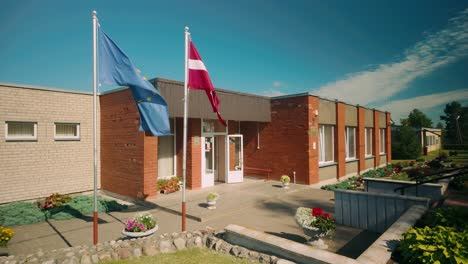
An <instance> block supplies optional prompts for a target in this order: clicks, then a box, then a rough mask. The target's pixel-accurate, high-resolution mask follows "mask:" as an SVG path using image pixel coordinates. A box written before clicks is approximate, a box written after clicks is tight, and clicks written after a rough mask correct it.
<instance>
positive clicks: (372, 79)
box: [313, 8, 468, 105]
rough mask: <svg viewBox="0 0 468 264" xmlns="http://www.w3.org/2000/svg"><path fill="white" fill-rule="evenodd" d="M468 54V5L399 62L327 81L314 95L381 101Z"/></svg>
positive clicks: (408, 50) (368, 101) (353, 101)
mask: <svg viewBox="0 0 468 264" xmlns="http://www.w3.org/2000/svg"><path fill="white" fill-rule="evenodd" d="M466 55H468V8H467V9H465V10H464V11H463V12H461V13H460V14H459V15H457V16H456V17H454V18H452V19H450V21H449V23H448V25H447V27H446V28H444V29H442V30H440V31H438V32H436V33H433V34H429V35H428V36H427V37H426V38H425V39H424V40H422V41H420V42H418V43H416V44H415V45H414V46H413V47H412V48H409V49H407V50H406V51H405V53H404V55H403V58H402V59H401V60H399V61H396V62H393V63H388V64H381V65H379V66H377V67H376V68H375V69H373V70H370V71H364V72H358V73H354V74H352V75H349V76H346V77H345V78H344V79H341V80H338V81H335V82H332V83H328V84H326V85H324V86H322V87H319V88H318V89H317V90H315V91H313V93H314V94H317V95H319V96H323V97H327V98H331V99H340V100H343V101H346V102H349V103H354V104H362V105H365V104H369V103H377V102H382V101H384V100H385V99H387V98H389V97H391V96H393V95H395V94H396V93H398V92H400V91H403V90H405V89H407V88H408V85H409V84H410V83H411V82H412V81H414V80H415V79H417V78H419V77H422V76H425V75H427V74H429V73H431V72H432V71H434V70H436V69H439V68H441V67H443V66H444V65H447V64H450V63H452V62H454V61H456V60H458V59H460V58H462V57H464V56H466Z"/></svg>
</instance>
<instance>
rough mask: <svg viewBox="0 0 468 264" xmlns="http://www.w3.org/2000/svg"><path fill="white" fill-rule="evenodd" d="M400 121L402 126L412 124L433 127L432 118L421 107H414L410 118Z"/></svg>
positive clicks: (411, 125) (419, 126) (412, 125)
mask: <svg viewBox="0 0 468 264" xmlns="http://www.w3.org/2000/svg"><path fill="white" fill-rule="evenodd" d="M400 123H401V125H402V126H410V127H414V128H421V127H428V128H431V127H432V120H431V119H430V118H429V117H427V116H426V114H424V113H423V112H421V111H420V110H419V109H413V111H411V112H410V113H409V115H408V118H402V119H400Z"/></svg>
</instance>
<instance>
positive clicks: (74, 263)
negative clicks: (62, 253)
mask: <svg viewBox="0 0 468 264" xmlns="http://www.w3.org/2000/svg"><path fill="white" fill-rule="evenodd" d="M62 264H79V261H78V258H77V257H75V256H73V257H71V258H67V259H65V260H64V261H63V262H62Z"/></svg>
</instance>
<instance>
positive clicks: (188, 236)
mask: <svg viewBox="0 0 468 264" xmlns="http://www.w3.org/2000/svg"><path fill="white" fill-rule="evenodd" d="M224 232H225V231H224V230H220V231H215V230H214V229H212V228H209V227H207V228H206V229H203V230H200V231H194V232H182V233H172V234H167V233H165V234H163V235H159V236H157V235H153V236H150V237H145V238H138V239H129V240H118V241H108V242H104V243H98V244H97V245H96V246H88V245H82V246H76V247H70V248H62V249H57V250H52V251H47V252H43V251H38V252H36V253H35V254H29V255H17V256H8V257H0V264H20V263H41V264H56V263H69V264H71V263H76V264H78V263H79V264H93V263H98V262H103V261H109V260H121V259H130V258H138V257H141V256H156V255H158V254H162V253H172V252H176V251H177V250H184V249H189V248H209V249H212V250H215V251H217V252H219V253H223V254H229V255H232V256H234V257H238V258H243V259H248V260H253V261H258V262H260V263H271V264H276V263H280V262H281V261H280V260H281V259H279V258H277V257H275V256H270V255H267V254H263V253H259V252H256V251H251V250H249V249H247V248H244V247H240V246H236V245H232V244H230V243H228V242H226V241H225V240H224V239H223V238H222V237H223V235H224Z"/></svg>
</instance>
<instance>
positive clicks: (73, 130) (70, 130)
mask: <svg viewBox="0 0 468 264" xmlns="http://www.w3.org/2000/svg"><path fill="white" fill-rule="evenodd" d="M54 126H55V130H54V138H55V140H79V139H80V124H79V123H55V124H54Z"/></svg>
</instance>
